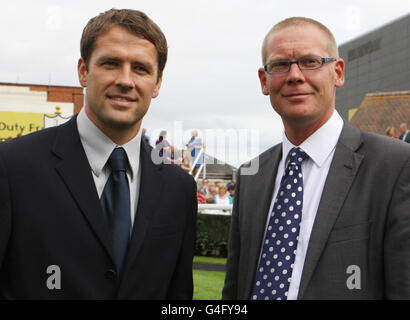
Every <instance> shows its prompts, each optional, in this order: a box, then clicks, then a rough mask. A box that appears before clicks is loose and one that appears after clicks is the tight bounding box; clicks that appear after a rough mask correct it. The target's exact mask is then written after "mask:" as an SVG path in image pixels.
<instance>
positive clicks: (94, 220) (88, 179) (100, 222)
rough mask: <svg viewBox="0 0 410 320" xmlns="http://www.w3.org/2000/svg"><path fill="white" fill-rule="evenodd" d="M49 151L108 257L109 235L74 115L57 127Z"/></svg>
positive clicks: (110, 251)
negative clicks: (56, 157)
mask: <svg viewBox="0 0 410 320" xmlns="http://www.w3.org/2000/svg"><path fill="white" fill-rule="evenodd" d="M53 153H54V154H55V155H56V156H58V157H59V158H60V159H61V161H60V162H59V163H58V164H57V165H56V170H57V172H58V174H59V175H60V177H61V179H62V180H63V181H64V183H65V185H66V186H67V189H68V190H69V192H70V193H71V195H72V196H73V198H74V200H75V201H76V203H77V204H78V206H79V208H80V210H81V212H82V213H83V214H84V216H85V218H86V219H87V221H88V222H89V224H90V226H91V229H92V230H93V231H94V232H95V234H96V236H97V237H98V238H99V240H100V241H101V243H102V245H103V246H104V247H105V249H106V251H107V252H108V254H109V255H110V256H111V257H112V256H113V255H112V244H111V238H110V234H109V231H108V227H107V225H106V222H105V219H104V218H103V217H104V216H103V211H102V208H101V204H100V201H99V198H98V194H97V190H96V188H95V183H94V180H93V177H92V173H91V167H90V165H89V163H88V160H87V156H86V154H85V151H84V148H83V146H82V144H81V140H80V136H79V134H78V129H77V121H76V117H74V118H73V119H71V120H70V121H69V122H67V123H66V124H64V125H62V126H60V127H58V128H57V134H56V139H55V143H54V146H53Z"/></svg>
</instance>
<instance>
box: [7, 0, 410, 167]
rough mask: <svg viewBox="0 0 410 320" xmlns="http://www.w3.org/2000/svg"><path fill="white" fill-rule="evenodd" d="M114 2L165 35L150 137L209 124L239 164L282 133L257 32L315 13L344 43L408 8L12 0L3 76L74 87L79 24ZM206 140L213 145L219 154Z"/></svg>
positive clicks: (359, 2)
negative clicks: (262, 76) (263, 75)
mask: <svg viewBox="0 0 410 320" xmlns="http://www.w3.org/2000/svg"><path fill="white" fill-rule="evenodd" d="M113 7H114V8H132V9H138V10H141V11H144V12H145V13H147V14H148V15H149V16H150V17H151V18H152V19H153V20H154V21H155V22H156V23H157V24H158V25H159V26H160V28H161V29H162V31H163V32H164V33H165V36H166V37H167V40H168V44H169V56H168V62H167V66H166V68H165V71H164V78H163V83H162V88H161V92H160V95H159V97H158V98H157V99H155V100H153V102H152V104H151V107H150V110H149V112H148V114H147V115H146V116H145V118H144V122H143V126H144V127H146V128H147V129H148V134H149V135H151V136H152V138H151V139H152V140H155V139H156V138H157V135H158V133H159V131H160V130H161V129H165V130H168V132H169V135H170V138H171V140H172V139H173V137H174V136H177V135H178V132H181V131H182V132H185V134H186V136H185V137H184V138H183V140H185V139H188V138H189V137H188V135H189V132H190V130H191V129H192V128H196V129H199V130H200V133H201V134H202V135H204V136H207V135H208V136H210V132H211V131H210V129H214V130H219V132H220V133H223V132H225V133H228V132H229V133H230V134H231V136H232V135H233V136H235V135H236V138H238V140H239V142H241V143H242V144H240V143H238V144H237V147H236V150H237V151H238V152H236V154H234V155H231V158H230V159H224V160H228V162H230V163H232V164H234V165H238V164H239V163H241V162H243V161H245V160H246V159H247V158H249V157H251V156H253V155H256V154H258V153H260V152H262V151H264V150H266V149H267V148H269V147H270V146H273V145H275V144H276V143H278V142H280V141H281V139H282V130H283V126H282V123H281V121H280V118H279V117H278V116H277V114H275V113H274V111H273V110H272V107H271V106H270V103H269V99H268V97H266V96H263V95H262V93H261V89H260V84H259V79H258V75H257V70H258V68H259V67H260V65H261V57H260V56H261V54H260V50H261V49H260V48H261V43H262V40H263V38H264V36H265V34H266V33H267V32H268V31H269V29H270V28H271V27H272V26H273V25H274V24H275V23H276V22H278V21H280V20H282V19H284V18H287V17H291V16H306V17H310V18H314V19H317V20H319V21H320V22H322V23H323V24H325V25H326V26H327V27H329V29H330V30H332V31H333V33H334V35H335V37H336V40H337V42H338V44H339V45H340V44H343V43H345V42H347V41H350V40H352V39H354V38H356V37H358V36H361V35H363V34H365V33H367V32H369V31H372V30H374V29H376V28H378V27H380V26H381V25H383V24H386V23H389V22H391V21H393V20H395V19H397V18H400V17H403V16H405V15H407V14H408V13H409V12H410V1H408V0H405V1H403V0H389V1H377V0H376V1H375V0H373V1H371V0H354V1H353V0H352V1H350V0H349V1H327V0H326V1H325V0H316V1H306V0H303V1H302V0H294V1H291V2H286V1H275V0H173V1H169V0H139V1H136V0H133V1H128V0H122V1H113V0H111V1H106V0H99V1H85V0H81V1H79V0H71V1H57V0H55V1H51V0H37V1H28V0H27V1H25V0H15V1H13V2H11V1H10V2H7V3H3V4H2V9H1V11H0V30H1V33H0V34H1V40H2V48H1V50H0V64H1V69H0V70H1V72H0V82H8V83H30V84H50V85H68V86H79V83H78V79H77V69H76V68H77V61H78V58H79V55H80V46H79V42H80V37H81V32H82V30H83V28H84V26H85V25H86V23H87V22H88V20H89V19H90V18H91V17H94V16H95V15H97V14H99V13H100V12H102V11H106V10H108V9H110V8H113ZM223 130H224V131H223ZM234 138H235V137H234ZM176 140H178V141H175V143H176V144H180V140H181V139H176ZM210 140H211V139H210ZM210 140H209V142H208V147H209V153H211V154H214V155H216V156H218V154H215V153H216V152H217V151H218V150H217V147H216V146H215V145H216V142H212V141H210ZM244 140H247V142H248V148H246V147H244V145H245V146H246V143H244ZM231 141H232V142H231V144H234V142H235V139H233V140H231ZM245 142H246V141H245ZM226 144H229V143H228V142H226ZM251 144H252V147H253V148H250V147H249V145H251ZM233 149H235V148H233ZM233 149H232V148H231V150H233ZM237 154H240V155H241V156H238V155H237ZM219 155H221V154H219Z"/></svg>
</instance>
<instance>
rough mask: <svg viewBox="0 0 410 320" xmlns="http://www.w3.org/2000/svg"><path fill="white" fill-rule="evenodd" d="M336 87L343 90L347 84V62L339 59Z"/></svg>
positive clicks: (336, 68) (337, 62)
mask: <svg viewBox="0 0 410 320" xmlns="http://www.w3.org/2000/svg"><path fill="white" fill-rule="evenodd" d="M335 73H336V78H335V87H336V88H341V87H343V85H344V83H345V62H344V61H343V59H337V61H336V64H335Z"/></svg>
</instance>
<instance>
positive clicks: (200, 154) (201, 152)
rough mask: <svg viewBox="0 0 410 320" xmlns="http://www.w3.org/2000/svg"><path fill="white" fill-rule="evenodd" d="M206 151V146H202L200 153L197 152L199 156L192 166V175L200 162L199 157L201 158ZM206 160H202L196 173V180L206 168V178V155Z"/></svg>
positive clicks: (190, 172)
mask: <svg viewBox="0 0 410 320" xmlns="http://www.w3.org/2000/svg"><path fill="white" fill-rule="evenodd" d="M204 153H205V148H201V150H200V151H199V153H198V154H197V156H196V157H195V160H194V163H193V164H192V168H191V170H190V171H189V174H190V175H192V172H193V171H194V169H195V166H196V164H197V163H198V161H199V159H200V158H201V156H202V155H203V154H204ZM203 158H204V161H203V162H202V164H201V166H200V167H199V169H198V171H197V172H196V174H195V177H194V179H195V181H197V180H198V177H199V175H200V174H201V171H202V169H203V170H204V179H205V178H206V164H205V156H204V157H203Z"/></svg>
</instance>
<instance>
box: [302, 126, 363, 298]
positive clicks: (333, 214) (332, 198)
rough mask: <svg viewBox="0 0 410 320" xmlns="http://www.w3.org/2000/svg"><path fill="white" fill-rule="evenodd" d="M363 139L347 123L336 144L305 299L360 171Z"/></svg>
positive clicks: (315, 232)
mask: <svg viewBox="0 0 410 320" xmlns="http://www.w3.org/2000/svg"><path fill="white" fill-rule="evenodd" d="M361 142H362V141H361V135H360V131H359V130H357V129H356V128H354V127H352V126H350V125H349V124H345V125H344V127H343V130H342V133H341V136H340V138H339V141H338V143H337V145H336V150H335V154H334V156H333V160H332V164H331V166H330V169H329V173H328V176H327V179H326V183H325V186H324V189H323V193H322V197H321V200H320V204H319V208H318V211H317V214H316V218H315V222H314V225H313V229H312V233H311V236H310V240H309V246H308V250H307V253H306V258H305V263H304V267H303V273H302V279H301V283H300V289H299V294H298V299H302V298H303V295H304V293H305V291H306V288H307V286H308V284H309V281H310V279H311V277H312V274H313V272H314V270H315V267H316V265H317V263H318V261H319V259H320V256H321V253H322V251H323V249H324V247H325V245H326V242H327V239H328V237H329V235H330V231H331V230H332V228H333V225H334V223H335V222H336V219H337V217H338V216H339V213H340V210H341V208H342V205H343V202H344V200H345V198H346V196H347V194H348V192H349V189H350V186H351V184H352V182H353V180H354V178H355V176H356V174H357V171H358V169H359V166H360V163H361V161H362V159H363V156H362V155H360V154H358V153H355V151H356V150H357V149H358V148H359V146H360V145H361Z"/></svg>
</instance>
